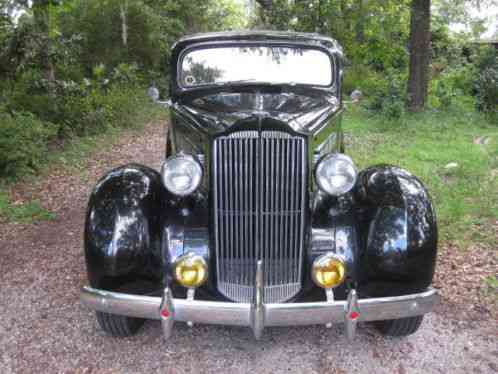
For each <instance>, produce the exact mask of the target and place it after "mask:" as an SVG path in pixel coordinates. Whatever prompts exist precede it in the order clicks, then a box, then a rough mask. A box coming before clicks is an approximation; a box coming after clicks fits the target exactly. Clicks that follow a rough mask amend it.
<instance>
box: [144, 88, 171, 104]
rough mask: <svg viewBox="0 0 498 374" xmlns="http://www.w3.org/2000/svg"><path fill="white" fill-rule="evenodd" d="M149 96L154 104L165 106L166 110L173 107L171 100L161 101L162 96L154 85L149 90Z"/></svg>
mask: <svg viewBox="0 0 498 374" xmlns="http://www.w3.org/2000/svg"><path fill="white" fill-rule="evenodd" d="M147 96H149V97H150V99H151V100H152V101H153V102H155V103H157V104H159V105H161V106H164V107H165V108H169V107H170V106H171V100H166V101H161V100H159V98H160V96H161V95H160V93H159V90H158V89H157V87H156V86H155V85H154V84H152V85H151V86H150V87H149V89H148V90H147Z"/></svg>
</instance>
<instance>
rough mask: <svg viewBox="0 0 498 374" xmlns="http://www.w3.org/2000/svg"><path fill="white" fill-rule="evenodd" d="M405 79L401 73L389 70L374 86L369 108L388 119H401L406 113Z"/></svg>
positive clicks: (367, 105)
mask: <svg viewBox="0 0 498 374" xmlns="http://www.w3.org/2000/svg"><path fill="white" fill-rule="evenodd" d="M405 81H406V79H404V78H403V76H402V75H401V74H399V73H395V72H392V71H391V72H388V73H387V74H386V77H385V78H383V79H381V80H379V81H378V82H377V85H376V86H374V87H373V89H372V92H371V94H370V95H369V96H370V97H369V100H368V101H367V104H366V107H367V109H369V110H371V111H374V112H379V113H381V114H382V115H384V116H385V117H387V118H388V119H399V118H401V117H403V116H404V114H405Z"/></svg>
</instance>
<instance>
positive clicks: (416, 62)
mask: <svg viewBox="0 0 498 374" xmlns="http://www.w3.org/2000/svg"><path fill="white" fill-rule="evenodd" d="M430 44H431V1H430V0H412V6H411V20H410V72H409V77H408V87H407V108H408V110H410V111H412V112H419V111H421V110H423V109H424V107H425V103H426V101H427V91H428V85H429V64H430V59H431V50H430Z"/></svg>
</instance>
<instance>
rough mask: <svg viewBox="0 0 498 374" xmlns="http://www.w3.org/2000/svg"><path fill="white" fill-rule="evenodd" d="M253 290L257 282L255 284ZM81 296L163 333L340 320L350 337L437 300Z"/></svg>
mask: <svg viewBox="0 0 498 374" xmlns="http://www.w3.org/2000/svg"><path fill="white" fill-rule="evenodd" d="M256 291H257V286H256ZM81 300H82V302H83V304H84V305H86V306H87V307H89V308H91V309H94V310H97V311H101V312H106V313H112V314H118V315H124V316H129V317H137V318H145V319H158V320H161V321H162V327H163V330H164V334H165V336H166V337H169V336H170V334H171V331H172V328H173V322H174V321H181V322H187V323H189V324H192V323H203V324H204V323H205V324H218V325H232V326H248V327H251V328H252V330H253V332H254V334H255V336H256V338H259V337H260V336H261V334H262V332H263V329H264V327H266V326H296V325H315V324H324V325H327V326H330V324H331V323H334V322H344V323H345V325H346V333H347V335H348V338H349V339H352V338H353V337H354V334H355V330H356V324H357V322H359V321H377V320H387V319H397V318H404V317H413V316H417V315H422V314H426V313H428V312H430V311H431V310H432V309H433V308H434V306H435V305H436V304H437V303H438V301H439V295H438V293H437V291H436V290H435V289H432V288H431V289H428V290H427V291H424V292H421V293H415V294H410V295H403V296H396V297H381V298H369V299H358V298H357V294H356V291H355V290H351V291H350V292H349V296H348V300H345V301H334V300H333V297H332V298H331V297H328V300H327V301H323V302H307V303H281V304H264V302H263V295H262V294H261V293H260V292H258V291H257V292H255V298H254V302H253V303H232V302H218V301H201V300H195V299H194V297H193V293H192V294H191V295H190V297H187V299H175V298H173V297H172V293H171V291H170V289H169V288H166V289H165V291H164V295H163V297H152V296H141V295H131V294H124V293H117V292H109V291H104V290H99V289H94V288H91V287H83V289H82V293H81Z"/></svg>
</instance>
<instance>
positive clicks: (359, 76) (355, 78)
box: [342, 65, 383, 96]
mask: <svg viewBox="0 0 498 374" xmlns="http://www.w3.org/2000/svg"><path fill="white" fill-rule="evenodd" d="M382 80H383V79H382V76H381V75H380V74H379V73H377V72H375V71H374V70H372V69H370V68H368V67H367V66H364V65H355V66H353V67H351V68H347V69H346V73H345V76H344V82H343V85H342V92H343V93H344V94H345V95H350V94H351V93H352V92H353V91H354V90H356V89H358V90H360V91H361V92H363V94H364V95H365V96H371V95H372V94H373V93H374V92H375V91H376V90H377V88H378V86H379V84H381V83H380V82H382Z"/></svg>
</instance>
